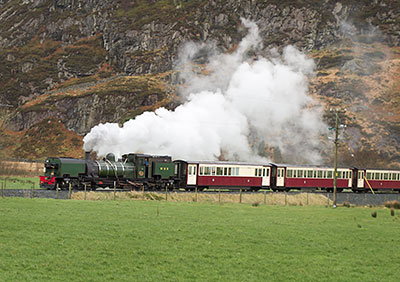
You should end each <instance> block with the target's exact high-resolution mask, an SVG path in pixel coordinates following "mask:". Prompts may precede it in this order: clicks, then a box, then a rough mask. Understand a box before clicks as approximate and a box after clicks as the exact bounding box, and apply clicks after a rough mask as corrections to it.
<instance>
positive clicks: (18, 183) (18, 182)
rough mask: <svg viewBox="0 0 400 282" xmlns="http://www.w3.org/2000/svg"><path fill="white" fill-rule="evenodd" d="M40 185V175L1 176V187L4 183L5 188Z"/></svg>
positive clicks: (28, 187) (27, 187) (24, 187)
mask: <svg viewBox="0 0 400 282" xmlns="http://www.w3.org/2000/svg"><path fill="white" fill-rule="evenodd" d="M32 183H34V185H35V186H34V188H35V189H38V188H40V187H39V176H37V177H22V176H0V189H1V188H2V186H1V185H4V189H32Z"/></svg>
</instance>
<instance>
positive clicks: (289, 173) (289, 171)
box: [286, 169, 293, 177]
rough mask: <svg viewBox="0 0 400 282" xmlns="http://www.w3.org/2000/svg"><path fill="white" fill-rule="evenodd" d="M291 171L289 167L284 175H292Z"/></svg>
mask: <svg viewBox="0 0 400 282" xmlns="http://www.w3.org/2000/svg"><path fill="white" fill-rule="evenodd" d="M292 172H293V171H292V170H291V169H288V170H287V171H286V177H292V174H293V173H292Z"/></svg>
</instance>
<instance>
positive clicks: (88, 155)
mask: <svg viewBox="0 0 400 282" xmlns="http://www.w3.org/2000/svg"><path fill="white" fill-rule="evenodd" d="M85 160H90V152H85Z"/></svg>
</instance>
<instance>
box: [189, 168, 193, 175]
mask: <svg viewBox="0 0 400 282" xmlns="http://www.w3.org/2000/svg"><path fill="white" fill-rule="evenodd" d="M192 169H193V168H192V167H191V166H189V173H188V174H189V175H192Z"/></svg>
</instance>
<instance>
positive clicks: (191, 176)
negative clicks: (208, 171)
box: [187, 164, 197, 185]
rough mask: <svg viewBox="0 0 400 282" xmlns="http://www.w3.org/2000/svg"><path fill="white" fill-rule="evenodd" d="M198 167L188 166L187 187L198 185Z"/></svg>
mask: <svg viewBox="0 0 400 282" xmlns="http://www.w3.org/2000/svg"><path fill="white" fill-rule="evenodd" d="M196 172H197V166H196V165H195V164H190V165H188V176H187V185H196V180H197V176H196V175H197V173H196Z"/></svg>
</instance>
